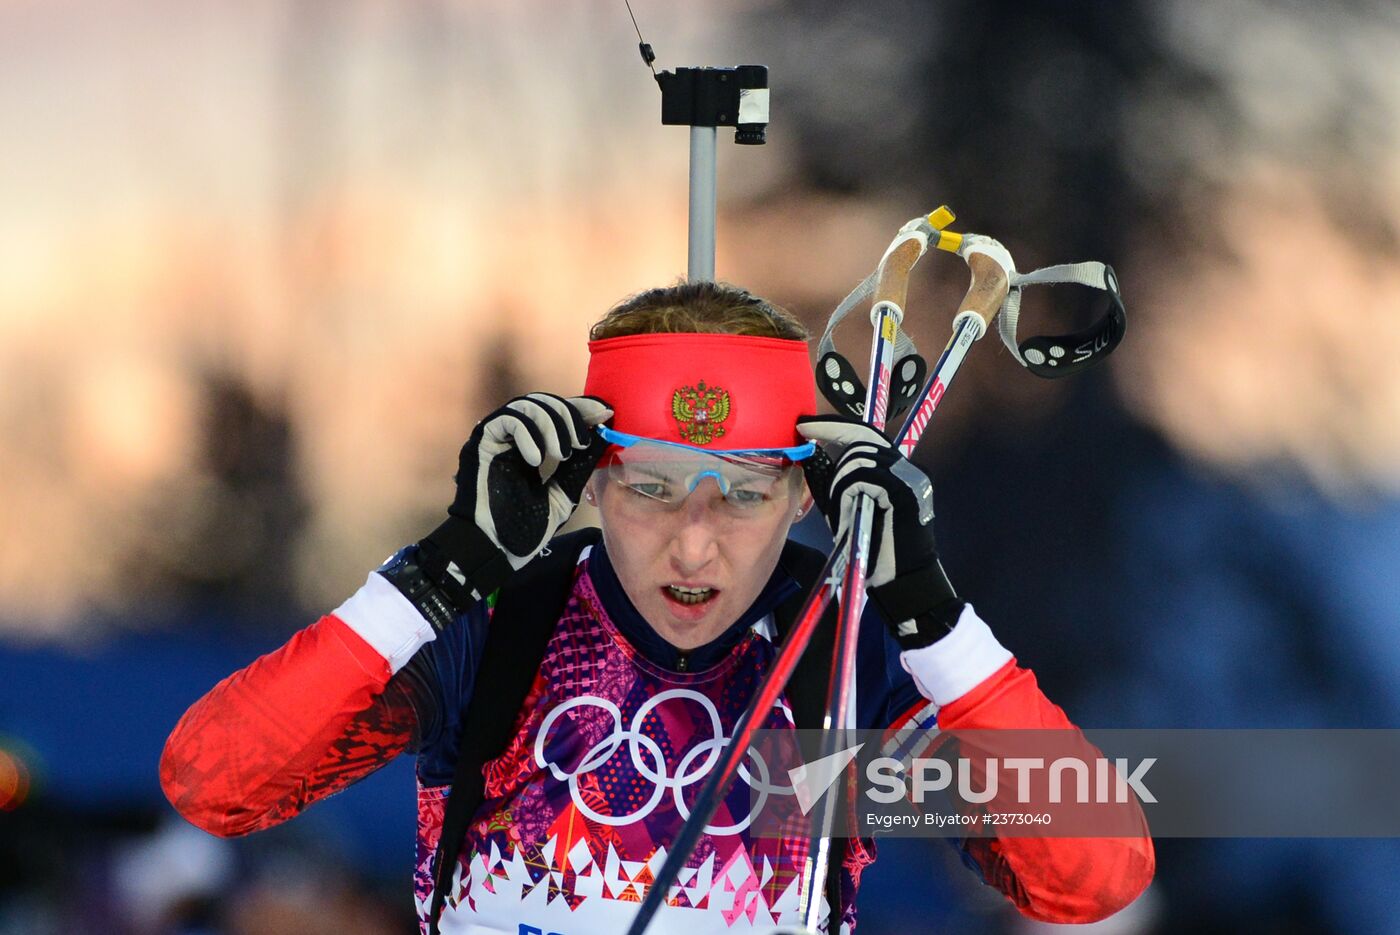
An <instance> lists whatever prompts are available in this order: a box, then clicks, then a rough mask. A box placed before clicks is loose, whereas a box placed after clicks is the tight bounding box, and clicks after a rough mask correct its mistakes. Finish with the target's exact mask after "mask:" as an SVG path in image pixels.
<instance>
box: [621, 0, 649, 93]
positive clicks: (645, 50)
mask: <svg viewBox="0 0 1400 935" xmlns="http://www.w3.org/2000/svg"><path fill="white" fill-rule="evenodd" d="M622 2H623V3H625V4H627V15H628V16H630V17H632V28H633V29H635V30H637V51H638V52H641V53H642V64H644V65H646V67H648V68H650V69H651V76H652V77H653V78H655V77H656V65H655V64H653V63H654V62H655V61H656V53H655V52H653V51H652V50H651V45H650V44H649V43H648V42H647V41H646V40H645V39H643V38H642V27H640V26H638V25H637V14H635V13H633V12H632V0H622Z"/></svg>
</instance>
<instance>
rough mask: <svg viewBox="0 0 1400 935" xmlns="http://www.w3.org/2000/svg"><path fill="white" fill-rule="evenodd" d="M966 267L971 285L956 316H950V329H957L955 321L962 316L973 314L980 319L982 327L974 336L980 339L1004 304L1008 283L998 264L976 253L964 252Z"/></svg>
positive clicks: (1009, 285)
mask: <svg viewBox="0 0 1400 935" xmlns="http://www.w3.org/2000/svg"><path fill="white" fill-rule="evenodd" d="M967 267H968V269H970V270H971V271H972V282H971V283H970V284H969V285H968V287H967V294H966V295H965V296H963V300H962V304H961V305H959V306H958V314H957V315H955V316H954V317H953V327H954V328H956V327H957V326H958V319H959V318H962V317H963V316H964V315H976V316H977V317H978V318H979V319H981V325H982V327H981V331H980V333H979V334H978V335H977V337H979V338H980V337H981V336H982V335H983V334H986V332H987V329H988V328H990V327H991V326H992V321H993V320H994V319H995V318H996V317H997V313H998V312H1000V311H1001V307H1002V305H1003V304H1005V302H1006V294H1007V292H1008V291H1010V289H1011V281H1010V280H1009V279H1008V278H1007V274H1006V273H1007V271H1006V269H1005V268H1004V267H1003V266H1002V264H1001V263H1000V262H998V261H997V260H995V259H993V258H992V257H991V256H990V255H988V254H986V253H982V252H980V251H978V252H975V253H974V252H969V253H968V256H967Z"/></svg>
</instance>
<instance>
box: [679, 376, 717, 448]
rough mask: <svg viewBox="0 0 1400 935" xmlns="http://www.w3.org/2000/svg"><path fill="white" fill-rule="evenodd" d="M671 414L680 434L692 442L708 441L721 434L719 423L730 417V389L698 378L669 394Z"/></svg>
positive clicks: (695, 443) (702, 443)
mask: <svg viewBox="0 0 1400 935" xmlns="http://www.w3.org/2000/svg"><path fill="white" fill-rule="evenodd" d="M671 415H672V416H674V417H675V419H676V423H677V427H678V428H679V429H680V433H681V437H682V438H684V439H685V440H686V441H688V442H690V443H691V444H692V445H708V444H709V443H710V442H712V441H714V440H715V439H716V438H719V437H720V436H722V435H723V434H724V426H723V425H722V424H721V423H722V422H724V420H725V419H727V418H729V391H728V390H724V389H721V388H720V387H718V386H706V385H705V381H704V380H701V381H700V382H699V383H697V384H695V385H694V386H683V387H681V388H680V389H678V390H676V391H675V392H674V393H672V394H671Z"/></svg>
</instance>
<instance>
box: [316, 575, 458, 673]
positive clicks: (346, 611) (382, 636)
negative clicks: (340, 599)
mask: <svg viewBox="0 0 1400 935" xmlns="http://www.w3.org/2000/svg"><path fill="white" fill-rule="evenodd" d="M332 613H333V614H334V615H335V616H336V617H338V618H340V620H341V622H342V623H344V624H345V625H346V626H348V627H349V628H350V629H352V630H354V631H355V633H356V634H357V635H358V636H359V637H360V638H361V639H363V640H364V641H365V642H366V643H368V644H369V645H370V646H371V647H373V649H374V651H375V652H377V653H379V655H381V656H383V657H384V661H385V662H387V663H388V664H389V671H390V672H391V673H393V672H397V671H399V670H400V669H402V668H403V667H404V666H405V665H406V664H407V663H408V660H410V659H412V658H413V654H414V653H416V652H418V650H419V649H420V648H422V647H423V645H424V644H426V643H431V642H432V641H433V640H434V639H436V638H437V632H436V631H435V630H434V629H433V627H432V625H431V624H430V623H428V621H427V620H426V619H425V618H424V617H423V615H422V614H420V613H419V612H418V609H417V608H416V607H414V606H413V605H412V604H411V603H409V601H408V598H406V597H404V596H403V595H402V594H400V593H399V590H398V588H396V587H394V586H393V585H392V584H390V583H389V581H388V580H387V579H385V578H384V576H383V575H380V574H378V573H371V574H370V576H369V578H368V579H366V580H365V583H364V585H363V586H362V587H361V588H360V590H358V591H356V592H355V593H354V594H353V595H351V597H350V599H349V600H348V601H346V602H345V603H344V604H341V605H340V606H339V607H337V608H336V609H335V610H334V611H332Z"/></svg>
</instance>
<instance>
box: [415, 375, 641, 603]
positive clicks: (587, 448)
mask: <svg viewBox="0 0 1400 935" xmlns="http://www.w3.org/2000/svg"><path fill="white" fill-rule="evenodd" d="M612 414H613V413H612V410H611V409H609V408H608V406H607V404H605V403H604V402H603V401H602V400H599V399H595V398H593V397H591V396H575V397H572V398H570V399H564V398H562V397H559V396H555V395H553V394H550V393H531V394H529V395H528V396H521V397H518V398H516V399H512V400H511V401H510V402H508V403H506V404H505V405H504V406H502V407H501V408H500V409H497V410H496V411H495V412H493V413H491V414H490V415H489V416H487V417H486V418H485V419H483V420H481V422H479V423H478V424H477V426H476V428H475V429H474V430H473V431H472V434H471V437H470V438H468V439H467V443H466V444H465V445H463V446H462V451H461V454H460V455H459V456H458V462H457V478H456V480H457V495H456V497H454V498H453V500H452V505H451V506H450V507H448V510H447V513H448V519H447V521H446V522H445V523H443V524H442V525H441V526H439V527H438V528H437V529H436V530H434V531H433V532H432V533H430V534H429V535H428V537H427V538H426V539H425V540H423V542H422V543H420V546H421V547H422V548H423V550H424V552H425V553H427V554H426V555H425V565H427V568H425V570H428V571H429V573H430V574H432V573H433V572H437V574H433V577H435V578H438V580H439V582H440V583H441V584H442V585H443V586H445V587H448V588H451V585H452V583H453V582H455V583H456V584H457V585H459V586H462V587H465V588H468V589H470V591H471V592H472V596H473V598H475V599H480V598H482V597H485V596H486V595H487V594H490V593H491V592H492V591H494V590H495V589H496V588H498V587H500V585H501V584H502V583H503V582H504V581H505V579H506V577H507V576H509V574H510V572H511V571H513V570H516V569H519V568H522V567H524V566H525V565H526V564H527V563H528V562H529V561H530V560H531V559H532V558H534V557H535V555H537V554H538V553H539V551H540V549H542V548H544V546H545V543H547V542H549V540H550V539H551V538H552V537H553V536H554V534H555V533H556V532H558V530H559V527H560V526H562V525H564V522H565V521H566V520H567V519H568V518H569V517H570V516H572V515H573V512H574V510H575V509H576V508H577V507H578V501H579V497H581V496H582V494H583V487H584V484H586V483H587V482H588V478H589V475H591V474H592V473H593V468H594V467H595V466H596V465H597V463H598V459H599V458H601V457H602V456H603V452H604V451H606V450H607V447H608V443H607V442H606V441H604V440H603V438H602V437H601V436H600V435H599V434H598V433H597V432H595V431H594V428H595V427H596V426H598V425H601V424H602V423H604V422H606V421H607V420H608V419H610V418H612ZM433 566H437V567H436V568H434V567H433ZM444 574H445V577H444Z"/></svg>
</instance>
